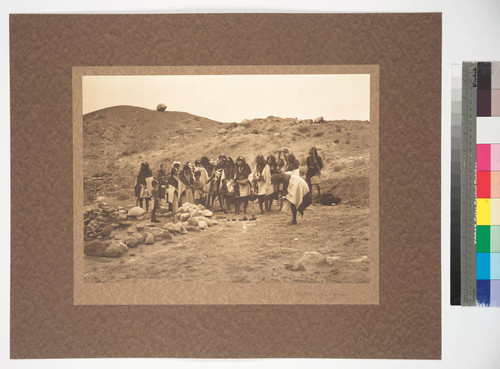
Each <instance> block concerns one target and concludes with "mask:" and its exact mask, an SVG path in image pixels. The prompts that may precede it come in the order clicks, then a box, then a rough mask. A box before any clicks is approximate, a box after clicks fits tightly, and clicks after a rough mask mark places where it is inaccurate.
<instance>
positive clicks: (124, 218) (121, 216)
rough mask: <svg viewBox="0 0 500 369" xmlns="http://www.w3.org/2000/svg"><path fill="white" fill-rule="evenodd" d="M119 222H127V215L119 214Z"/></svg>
mask: <svg viewBox="0 0 500 369" xmlns="http://www.w3.org/2000/svg"><path fill="white" fill-rule="evenodd" d="M118 220H120V221H121V220H127V214H123V213H120V214H118Z"/></svg>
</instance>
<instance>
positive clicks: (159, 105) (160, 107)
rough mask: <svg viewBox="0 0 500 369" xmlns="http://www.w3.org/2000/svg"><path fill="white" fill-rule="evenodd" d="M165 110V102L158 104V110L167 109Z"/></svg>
mask: <svg viewBox="0 0 500 369" xmlns="http://www.w3.org/2000/svg"><path fill="white" fill-rule="evenodd" d="M165 110H167V105H165V104H158V105H156V111H165Z"/></svg>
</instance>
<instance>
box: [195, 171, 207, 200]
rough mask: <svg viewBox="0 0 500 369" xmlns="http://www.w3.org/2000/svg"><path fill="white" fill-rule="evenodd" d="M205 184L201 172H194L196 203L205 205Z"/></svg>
mask: <svg viewBox="0 0 500 369" xmlns="http://www.w3.org/2000/svg"><path fill="white" fill-rule="evenodd" d="M204 187H205V183H203V181H202V180H201V172H200V171H196V172H194V203H195V204H196V205H198V204H203V205H205V192H204Z"/></svg>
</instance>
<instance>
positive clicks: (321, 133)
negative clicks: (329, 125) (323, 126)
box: [313, 132, 325, 137]
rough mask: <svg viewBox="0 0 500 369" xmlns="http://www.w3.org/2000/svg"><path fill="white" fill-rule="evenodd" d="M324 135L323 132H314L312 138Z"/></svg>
mask: <svg viewBox="0 0 500 369" xmlns="http://www.w3.org/2000/svg"><path fill="white" fill-rule="evenodd" d="M324 134H325V132H316V133H315V134H313V137H321V136H323V135H324Z"/></svg>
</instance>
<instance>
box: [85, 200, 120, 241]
mask: <svg viewBox="0 0 500 369" xmlns="http://www.w3.org/2000/svg"><path fill="white" fill-rule="evenodd" d="M83 225H84V241H92V240H95V239H97V240H103V239H107V238H109V236H110V235H111V232H112V230H113V229H115V228H116V227H118V219H117V209H113V208H110V207H108V206H107V205H106V203H104V202H100V203H99V204H98V205H97V206H88V207H86V208H85V212H84V215H83Z"/></svg>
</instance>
